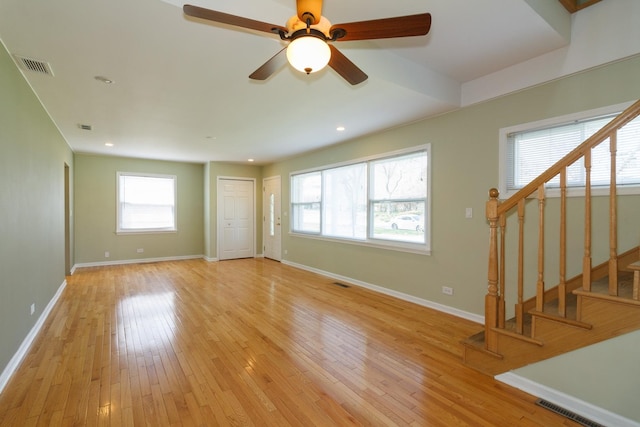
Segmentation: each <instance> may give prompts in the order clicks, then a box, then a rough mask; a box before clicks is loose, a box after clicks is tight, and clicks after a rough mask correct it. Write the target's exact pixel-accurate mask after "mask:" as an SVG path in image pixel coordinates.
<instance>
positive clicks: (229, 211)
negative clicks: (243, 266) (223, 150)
mask: <svg viewBox="0 0 640 427" xmlns="http://www.w3.org/2000/svg"><path fill="white" fill-rule="evenodd" d="M254 189H255V182H254V181H249V180H236V179H219V180H218V259H220V260H225V259H236V258H250V257H253V256H254V250H253V248H254V247H255V244H254V235H253V234H254V224H255V209H254V204H255V203H254V200H255V198H254Z"/></svg>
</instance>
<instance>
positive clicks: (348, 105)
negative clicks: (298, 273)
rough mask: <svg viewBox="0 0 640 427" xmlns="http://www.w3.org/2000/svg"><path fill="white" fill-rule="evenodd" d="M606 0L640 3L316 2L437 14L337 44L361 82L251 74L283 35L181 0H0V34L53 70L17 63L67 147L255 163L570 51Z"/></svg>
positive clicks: (360, 130)
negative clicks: (208, 16) (420, 30)
mask: <svg viewBox="0 0 640 427" xmlns="http://www.w3.org/2000/svg"><path fill="white" fill-rule="evenodd" d="M609 1H618V2H623V3H627V7H631V8H634V7H635V8H636V12H637V4H638V3H640V2H637V1H636V0H604V1H602V2H600V3H598V4H596V5H594V6H591V7H589V8H587V9H585V10H583V11H581V12H579V13H577V14H574V15H573V16H572V15H570V14H569V13H568V12H567V11H566V10H565V9H564V8H563V7H562V6H561V5H560V3H559V2H557V1H552V0H547V1H546V3H545V2H540V1H534V0H482V1H469V0H424V1H417V0H394V1H389V0H350V1H340V0H326V1H325V4H324V9H323V15H324V16H325V17H327V18H328V19H329V20H330V21H331V22H332V23H334V24H337V23H341V22H352V21H362V20H369V19H377V18H385V17H391V16H401V15H409V14H415V13H422V12H430V13H431V14H432V20H433V23H432V27H431V31H430V33H429V35H427V36H425V37H411V38H403V39H393V40H376V41H363V42H341V43H336V44H335V46H336V47H337V48H339V49H340V51H341V52H342V53H344V54H345V55H346V56H347V57H348V58H349V59H351V61H353V62H354V63H355V64H356V65H358V66H359V67H360V68H361V69H362V70H363V71H364V72H366V73H367V74H368V75H369V79H368V80H367V81H365V82H364V83H361V84H359V85H356V86H351V85H349V84H348V83H347V82H345V81H344V80H343V79H342V78H341V77H340V76H339V75H338V74H337V73H335V71H333V70H332V69H330V68H327V69H325V70H322V71H320V72H318V73H315V74H312V75H309V76H307V75H304V74H302V73H299V72H297V71H294V70H293V69H291V68H290V67H289V66H288V65H287V66H286V67H284V68H283V69H281V70H279V71H278V72H276V73H275V74H274V75H272V76H271V77H270V78H269V79H268V80H266V81H264V82H259V81H253V80H250V79H249V78H248V75H249V74H250V73H251V72H253V71H254V70H255V69H256V68H258V67H259V66H260V65H262V64H263V63H264V62H265V61H266V60H268V59H269V58H270V57H271V56H273V55H274V54H275V53H277V52H278V51H279V50H280V49H281V48H282V47H283V46H284V44H283V43H284V42H282V41H281V40H280V39H279V38H278V37H277V36H275V35H274V36H271V35H269V34H266V33H258V32H255V31H250V30H243V29H237V28H234V27H230V26H226V25H221V24H213V23H208V22H205V21H202V20H196V19H192V18H188V17H186V16H185V15H183V13H182V9H181V7H182V3H181V2H180V1H178V0H136V1H130V0H109V1H87V0H56V1H51V0H0V40H2V42H3V44H4V45H5V47H6V48H7V50H8V51H9V52H10V53H11V54H12V55H20V56H26V57H29V58H33V59H37V60H40V61H43V62H47V63H49V64H50V66H51V69H52V70H53V73H54V76H53V77H51V76H47V75H42V74H38V73H35V72H32V71H26V70H24V69H21V71H22V72H23V74H24V76H25V78H26V79H27V80H28V82H29V84H30V85H31V86H32V88H33V89H34V91H35V93H36V94H37V96H38V97H39V98H40V100H41V102H42V104H43V105H44V107H45V108H46V109H47V111H48V112H49V114H50V115H51V117H52V119H53V120H54V122H55V123H56V125H57V126H58V128H59V129H60V131H61V133H62V134H63V136H64V137H65V139H66V140H67V141H68V143H69V145H70V146H71V148H72V149H73V150H74V151H76V152H88V153H102V154H113V155H122V156H131V157H143V158H152V159H166V160H180V161H192V162H206V161H231V162H245V161H246V160H247V159H249V158H253V159H255V160H256V163H258V164H265V163H269V162H272V161H275V160H278V159H282V158H285V157H288V156H292V155H295V154H298V153H301V152H305V151H309V150H313V149H317V148H320V147H323V146H327V145H330V144H335V143H338V142H341V141H344V140H348V139H352V138H355V137H358V136H361V135H366V134H370V133H373V132H376V131H380V130H382V129H387V128H390V127H395V126H399V125H401V124H404V123H408V122H412V121H415V120H418V119H421V118H424V117H428V116H431V115H435V114H440V113H442V112H445V111H450V110H452V109H455V108H459V107H460V106H462V105H465V103H469V102H478V101H482V100H484V99H487V98H490V97H494V96H498V95H501V94H503V93H506V92H508V91H510V90H515V89H519V87H510V86H509V84H507V83H508V82H505V84H503V85H501V84H496V82H495V79H494V80H493V83H487V84H484V83H483V82H484V81H486V82H491V81H492V80H490V77H491V76H496V75H499V73H500V72H504V70H508V69H513V68H514V67H517V66H518V65H521V64H526V63H527V61H529V62H531V61H536V60H537V59H538V58H544V57H550V58H551V56H550V55H554V53H557V52H567V51H569V49H570V46H571V45H572V44H573V43H572V42H571V31H572V29H571V27H572V23H573V26H574V27H575V26H576V22H574V21H575V19H576V17H577V16H578V15H581V14H589V13H592V14H595V13H601V12H598V11H597V10H596V9H597V8H602V9H601V10H608V9H604V8H606V7H612V6H607V3H608V2H609ZM192 4H195V5H198V6H201V7H205V8H209V9H214V10H218V11H222V12H225V13H230V14H234V15H239V16H243V17H247V18H251V19H255V20H259V21H264V22H269V23H273V24H277V25H285V23H286V20H287V19H288V18H289V17H290V16H291V15H294V14H295V1H294V0H244V1H239V0H236V1H231V0H197V1H196V0H193V2H192ZM632 4H636V6H632ZM531 5H534V6H533V7H535V8H536V9H537V10H534V8H533V7H532V6H531ZM630 5H631V6H630ZM590 10H594V12H590ZM635 16H636V17H637V16H638V15H637V13H636V15H635ZM633 31H636V32H637V30H633ZM574 32H575V29H574ZM574 37H575V36H574ZM639 39H640V38H639ZM635 44H637V42H635ZM633 49H635V47H634V48H632V49H631V50H633ZM638 51H640V49H638ZM634 52H635V51H634ZM634 52H631V53H634ZM628 54H629V52H628V49H627V50H624V51H623V52H621V53H617V54H616V55H615V56H616V57H615V58H598V59H596V60H595V61H596V62H598V63H595V64H591V63H583V62H580V63H576V64H575V65H573V68H584V67H586V66H595V65H599V63H602V62H605V61H610V60H615V59H618V57H621V56H625V55H628ZM565 57H566V55H565ZM575 71H579V70H578V69H569V70H558V71H557V72H556V71H554V72H552V73H551V75H550V76H549V77H548V78H549V79H551V78H556V77H558V75H559V74H563V73H564V74H566V73H568V72H575ZM95 76H106V77H108V78H110V79H112V80H113V81H114V83H113V84H111V85H106V84H104V83H101V82H99V81H97V80H96V79H95V78H94V77H95ZM534 83H540V82H534ZM525 84H529V83H525ZM520 85H521V86H522V84H520ZM465 91H467V93H468V94H465ZM478 93H481V95H478ZM465 99H471V100H472V101H465ZM80 124H87V125H90V126H91V127H92V130H91V131H87V130H82V129H80V128H79V125H80ZM337 126H344V127H345V128H346V130H345V131H343V132H338V131H336V127H337ZM106 142H110V143H112V144H114V146H113V147H107V146H105V143H106Z"/></svg>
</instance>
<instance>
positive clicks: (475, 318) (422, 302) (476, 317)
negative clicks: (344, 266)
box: [282, 260, 484, 325]
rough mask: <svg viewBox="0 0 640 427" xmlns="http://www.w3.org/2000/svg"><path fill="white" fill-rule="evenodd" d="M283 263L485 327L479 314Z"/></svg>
mask: <svg viewBox="0 0 640 427" xmlns="http://www.w3.org/2000/svg"><path fill="white" fill-rule="evenodd" d="M282 263H283V264H286V265H290V266H292V267H296V268H299V269H301V270H307V271H311V272H312V273H317V274H321V275H323V276H327V277H330V278H332V279H336V280H340V281H345V282H348V283H351V284H354V285H356V286H360V287H362V288H366V289H369V290H372V291H374V292H378V293H381V294H385V295H389V296H392V297H394V298H398V299H401V300H403V301H408V302H412V303H414V304H418V305H421V306H423V307H427V308H431V309H434V310H438V311H441V312H443V313H447V314H451V315H453V316H456V317H460V318H463V319H467V320H470V321H472V322H475V323H480V324H482V325H484V316H480V315H478V314H474V313H469V312H468V311H463V310H459V309H457V308H454V307H450V306H448V305H444V304H440V303H437V302H433V301H429V300H426V299H423V298H418V297H416V296H413V295H409V294H405V293H402V292H398V291H394V290H393V289H388V288H385V287H382V286H378V285H373V284H371V283H366V282H362V281H360V280H356V279H352V278H350V277H345V276H341V275H339V274H334V273H331V272H328V271H324V270H319V269H317V268H313V267H309V266H306V265H303V264H297V263H295V262H291V261H287V260H282Z"/></svg>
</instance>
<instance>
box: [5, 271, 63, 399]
mask: <svg viewBox="0 0 640 427" xmlns="http://www.w3.org/2000/svg"><path fill="white" fill-rule="evenodd" d="M66 286H67V279H65V280H64V281H63V282H62V284H61V285H60V286H59V287H58V290H57V291H56V293H55V295H54V296H53V298H51V300H50V301H49V304H47V306H46V307H45V308H44V310H43V311H42V314H40V317H38V320H37V321H36V323H35V325H33V328H31V330H30V331H29V333H28V334H27V336H26V337H25V338H24V340H23V341H22V344H20V347H19V348H18V351H16V353H15V354H14V355H13V357H12V358H11V360H9V363H8V364H7V366H6V367H5V368H4V371H2V374H1V375H0V393H2V391H3V390H4V388H5V387H6V385H7V384H8V383H9V380H10V379H11V377H12V376H13V374H14V373H15V371H16V370H17V369H18V367H20V364H21V363H22V361H23V359H24V358H25V356H26V355H27V352H28V351H29V348H30V347H31V344H33V341H34V340H35V339H36V337H37V336H38V333H39V332H40V329H42V326H43V325H44V323H45V321H46V320H47V318H48V317H49V314H50V313H51V310H53V307H54V306H55V305H56V303H57V302H58V300H59V299H60V296H61V295H62V291H64V288H65V287H66Z"/></svg>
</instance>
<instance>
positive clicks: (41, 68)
mask: <svg viewBox="0 0 640 427" xmlns="http://www.w3.org/2000/svg"><path fill="white" fill-rule="evenodd" d="M14 56H15V57H16V59H17V60H18V63H19V64H20V66H21V67H22V68H24V69H25V70H28V71H33V72H35V73H40V74H46V75H47V76H53V71H52V70H51V65H49V63H47V62H44V61H40V60H37V59H33V58H27V57H25V56H18V55H14Z"/></svg>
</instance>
